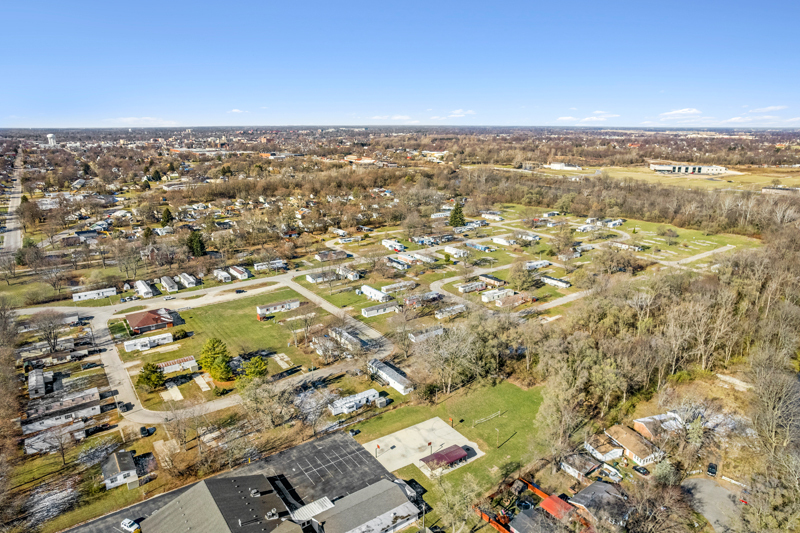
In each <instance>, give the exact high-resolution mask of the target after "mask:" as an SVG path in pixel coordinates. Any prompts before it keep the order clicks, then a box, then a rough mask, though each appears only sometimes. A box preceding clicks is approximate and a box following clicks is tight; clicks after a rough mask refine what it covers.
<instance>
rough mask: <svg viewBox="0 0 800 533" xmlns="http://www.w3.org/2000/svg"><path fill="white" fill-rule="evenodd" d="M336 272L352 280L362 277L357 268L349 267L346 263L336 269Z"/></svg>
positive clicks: (341, 276)
mask: <svg viewBox="0 0 800 533" xmlns="http://www.w3.org/2000/svg"><path fill="white" fill-rule="evenodd" d="M336 274H337V275H338V276H339V277H340V278H346V279H349V280H350V281H356V280H357V279H359V278H360V277H361V274H359V273H358V271H357V270H353V269H352V268H348V267H346V266H344V265H342V266H340V267H339V268H337V269H336Z"/></svg>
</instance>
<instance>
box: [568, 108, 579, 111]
mask: <svg viewBox="0 0 800 533" xmlns="http://www.w3.org/2000/svg"><path fill="white" fill-rule="evenodd" d="M569 110H570V111H577V110H578V108H577V107H570V108H569Z"/></svg>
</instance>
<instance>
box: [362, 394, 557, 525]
mask: <svg viewBox="0 0 800 533" xmlns="http://www.w3.org/2000/svg"><path fill="white" fill-rule="evenodd" d="M541 403H542V389H541V387H535V388H531V389H529V390H523V389H521V388H519V387H517V386H516V385H512V384H510V383H507V382H503V383H500V384H499V385H496V386H491V385H481V386H471V387H468V388H466V389H463V390H460V391H457V392H456V393H454V394H452V395H450V396H449V397H446V398H444V399H442V398H441V396H440V402H439V403H438V404H436V405H415V406H406V407H401V408H399V409H396V410H394V411H389V412H387V413H386V414H383V415H379V416H376V417H374V418H372V419H370V420H367V421H366V422H363V423H360V424H356V425H355V426H354V427H355V428H356V429H359V430H361V433H359V434H358V436H357V437H356V439H357V440H358V441H359V442H361V443H365V442H369V441H372V440H374V439H377V438H380V437H382V436H384V435H388V434H390V433H394V432H396V431H399V430H401V429H405V428H407V427H410V426H413V425H415V424H418V423H420V422H424V421H425V420H428V419H430V418H433V417H437V416H438V417H439V418H441V419H442V420H444V421H445V422H449V421H450V418H452V419H453V423H454V424H455V428H456V429H457V430H458V431H459V432H461V434H463V435H464V436H465V437H467V438H468V439H469V440H471V441H473V442H475V443H477V444H478V446H479V447H480V449H481V451H483V452H485V453H486V455H484V456H483V457H481V458H480V459H477V460H475V461H473V462H472V463H469V464H468V465H465V466H462V467H461V468H458V469H456V470H454V471H452V472H449V473H447V474H445V476H444V479H445V480H446V481H448V482H450V483H452V484H454V485H458V484H459V483H460V482H461V481H462V480H463V479H464V477H465V476H466V475H467V474H472V475H473V476H475V478H476V479H477V481H478V484H479V486H480V487H481V490H482V491H484V492H491V490H492V489H493V488H494V487H495V486H496V485H497V484H498V483H499V482H500V481H501V480H502V479H503V478H504V477H506V476H508V475H512V474H513V475H516V474H517V473H518V471H519V470H520V469H522V468H524V467H525V465H529V464H531V463H533V462H534V461H535V460H537V459H538V458H540V457H542V456H543V455H544V454H545V450H546V443H545V442H543V441H542V440H539V439H538V438H537V435H538V432H537V430H536V416H537V414H538V411H539V406H540V405H541ZM498 411H499V412H500V413H501V414H500V416H497V417H495V418H493V419H491V420H489V421H487V422H483V423H481V424H478V425H476V426H475V427H472V426H473V422H474V421H476V420H479V419H481V418H485V417H488V416H490V415H492V414H494V413H497V412H498ZM498 444H499V447H498ZM395 474H396V475H397V476H398V477H400V478H403V479H406V480H411V479H413V480H414V481H417V482H418V483H420V484H421V485H422V486H423V487H424V488H425V489H426V490H427V491H428V492H427V493H426V494H425V495H424V498H425V501H426V502H427V503H428V504H429V505H430V506H431V507H432V508H433V512H432V513H430V514H429V515H428V518H429V519H430V522H427V523H426V526H428V527H430V526H431V525H433V524H434V523H435V521H436V519H437V517H438V513H437V508H436V507H437V501H438V497H437V494H436V492H435V490H434V483H433V482H432V481H431V480H430V479H428V477H427V476H425V474H423V473H422V472H421V471H420V470H419V468H418V467H417V466H415V465H409V466H406V467H404V468H401V469H400V470H398V471H397V472H395Z"/></svg>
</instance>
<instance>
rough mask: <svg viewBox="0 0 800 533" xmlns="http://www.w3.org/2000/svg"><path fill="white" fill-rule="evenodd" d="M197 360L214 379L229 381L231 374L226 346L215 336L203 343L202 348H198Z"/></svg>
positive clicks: (229, 358) (229, 357)
mask: <svg viewBox="0 0 800 533" xmlns="http://www.w3.org/2000/svg"><path fill="white" fill-rule="evenodd" d="M199 362H200V366H202V367H203V369H204V370H205V371H206V372H208V373H209V374H210V375H211V377H212V378H214V379H215V380H216V381H230V379H231V377H232V376H233V373H232V372H231V367H230V363H231V356H230V355H229V354H228V347H227V346H226V345H225V343H224V342H222V341H221V340H219V339H217V338H212V339H208V340H207V341H206V342H205V344H203V349H202V350H200V361H199Z"/></svg>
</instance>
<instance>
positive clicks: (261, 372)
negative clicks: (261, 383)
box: [243, 356, 269, 379]
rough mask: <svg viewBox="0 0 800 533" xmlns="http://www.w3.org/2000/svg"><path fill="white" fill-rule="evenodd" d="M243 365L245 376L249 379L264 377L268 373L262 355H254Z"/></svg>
mask: <svg viewBox="0 0 800 533" xmlns="http://www.w3.org/2000/svg"><path fill="white" fill-rule="evenodd" d="M243 366H244V374H245V376H246V377H248V378H250V379H252V378H260V377H264V376H266V375H267V374H269V369H268V367H267V362H266V361H265V360H264V358H263V357H259V356H255V357H253V358H252V359H250V360H249V361H248V362H246V363H245V364H244V365H243Z"/></svg>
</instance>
